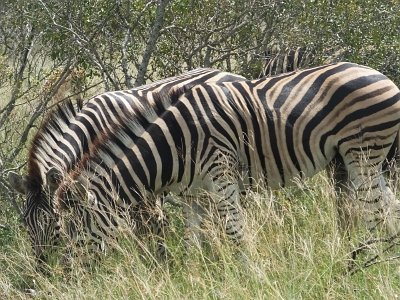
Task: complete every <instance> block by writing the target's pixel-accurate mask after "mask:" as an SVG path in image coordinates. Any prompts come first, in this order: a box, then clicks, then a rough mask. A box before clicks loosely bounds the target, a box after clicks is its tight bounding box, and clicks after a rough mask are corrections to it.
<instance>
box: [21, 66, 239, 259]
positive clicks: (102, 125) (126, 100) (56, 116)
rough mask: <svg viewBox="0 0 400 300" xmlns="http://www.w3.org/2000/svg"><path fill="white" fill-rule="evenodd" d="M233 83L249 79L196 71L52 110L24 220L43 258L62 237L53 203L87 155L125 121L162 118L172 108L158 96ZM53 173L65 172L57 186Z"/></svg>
mask: <svg viewBox="0 0 400 300" xmlns="http://www.w3.org/2000/svg"><path fill="white" fill-rule="evenodd" d="M230 80H243V77H241V76H238V75H233V74H230V73H225V72H220V71H218V70H213V69H196V70H193V71H189V72H186V73H184V74H182V75H180V76H176V77H171V78H167V79H164V80H161V81H157V82H154V83H151V84H149V85H145V86H142V87H138V88H135V89H132V90H125V91H115V92H107V93H104V94H101V95H98V96H96V97H94V98H92V99H90V100H88V101H87V102H85V103H84V104H83V107H76V106H73V105H72V103H71V102H67V103H65V104H63V105H62V106H60V107H58V108H57V109H55V110H54V111H52V112H51V113H50V114H49V116H48V117H47V119H46V120H45V121H44V123H43V125H42V126H41V128H40V129H39V131H38V133H37V134H36V136H35V137H34V139H33V142H32V146H31V149H30V152H29V157H28V175H27V176H26V178H25V182H26V196H27V197H26V198H27V200H26V209H25V213H24V220H25V224H26V225H27V228H28V231H29V235H30V237H31V240H32V244H33V246H34V250H35V253H36V255H37V257H40V258H44V256H43V251H44V249H45V248H46V246H47V245H51V244H53V243H54V241H55V240H57V239H58V238H59V232H58V230H59V228H60V224H58V212H57V211H56V210H55V208H54V205H53V202H52V200H51V199H52V197H53V192H54V190H55V188H56V186H54V185H56V184H57V183H58V182H59V181H60V180H61V179H62V177H63V176H64V174H68V172H69V171H70V170H72V169H74V168H75V167H76V166H77V165H79V162H80V161H81V160H82V159H83V158H84V157H85V156H87V155H90V154H91V153H93V151H94V150H95V149H96V147H97V146H98V145H99V144H100V143H102V142H103V141H104V137H105V136H107V135H109V134H111V133H112V132H113V131H114V130H116V129H117V128H118V127H119V126H122V125H123V122H125V120H129V121H130V122H132V123H135V124H138V126H142V127H146V126H148V124H150V123H151V122H153V121H154V120H155V119H157V118H158V115H159V114H161V113H162V112H163V111H164V110H165V109H166V106H167V105H168V102H165V101H157V99H155V98H154V95H157V94H158V93H168V92H170V91H173V90H175V89H189V88H190V87H192V86H193V85H196V84H199V83H205V82H220V81H221V82H222V81H230ZM52 169H56V170H58V173H59V175H57V176H58V177H57V178H56V180H55V181H56V182H55V184H54V183H52V184H51V183H50V182H49V180H48V179H49V176H48V173H49V171H50V170H52ZM50 179H51V176H50ZM51 185H53V186H51ZM96 222H97V221H96ZM86 225H87V226H89V225H88V224H86ZM54 233H55V234H54Z"/></svg>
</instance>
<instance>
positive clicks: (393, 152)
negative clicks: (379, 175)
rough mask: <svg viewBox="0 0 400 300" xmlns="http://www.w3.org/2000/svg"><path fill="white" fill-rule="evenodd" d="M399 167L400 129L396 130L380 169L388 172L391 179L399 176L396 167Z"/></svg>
mask: <svg viewBox="0 0 400 300" xmlns="http://www.w3.org/2000/svg"><path fill="white" fill-rule="evenodd" d="M399 168H400V131H398V132H397V135H396V139H395V140H394V142H393V145H392V147H391V148H390V150H389V153H388V154H387V157H386V160H385V162H384V163H383V166H382V169H383V171H384V172H389V174H390V177H392V178H393V179H396V180H397V179H398V178H400V176H399V174H398V173H399V172H398V170H397V169H399Z"/></svg>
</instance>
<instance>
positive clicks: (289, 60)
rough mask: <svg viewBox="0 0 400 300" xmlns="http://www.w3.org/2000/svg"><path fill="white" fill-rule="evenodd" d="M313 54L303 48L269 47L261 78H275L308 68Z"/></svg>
mask: <svg viewBox="0 0 400 300" xmlns="http://www.w3.org/2000/svg"><path fill="white" fill-rule="evenodd" d="M313 59H314V58H313V53H312V52H311V51H310V50H309V49H307V48H303V47H297V48H286V49H284V50H282V49H280V48H279V47H277V46H275V47H271V50H269V51H267V52H266V53H265V63H264V68H263V71H262V74H261V75H262V76H275V75H279V74H282V73H287V72H293V71H296V70H298V69H304V68H306V67H310V66H311V65H312V63H313Z"/></svg>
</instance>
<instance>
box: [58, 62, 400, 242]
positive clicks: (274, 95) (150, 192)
mask: <svg viewBox="0 0 400 300" xmlns="http://www.w3.org/2000/svg"><path fill="white" fill-rule="evenodd" d="M157 97H159V98H160V100H159V101H160V102H169V104H168V108H167V109H166V110H165V111H164V112H163V113H162V114H160V115H159V116H158V117H157V118H155V119H154V121H153V122H152V123H151V124H149V126H148V127H146V128H143V127H142V126H141V125H140V124H137V123H136V122H129V120H126V122H124V124H123V126H121V127H120V129H119V130H118V131H115V132H113V133H112V134H111V135H109V136H107V137H106V139H105V142H104V143H103V144H102V145H101V146H99V147H98V148H96V152H95V153H94V154H93V155H89V156H87V157H86V158H85V160H83V161H82V164H81V165H80V166H79V167H77V168H76V169H75V170H73V171H72V172H71V174H70V177H69V178H70V179H69V180H65V181H63V182H62V183H61V184H60V185H59V187H58V189H57V191H56V196H55V203H56V205H57V206H58V207H60V211H62V210H63V209H66V208H68V209H72V210H73V211H74V212H75V213H74V214H73V216H74V218H79V219H81V220H84V222H86V223H88V222H89V220H92V219H96V220H101V221H99V223H101V224H100V225H99V223H95V222H92V223H91V224H92V226H91V227H90V228H89V227H86V228H85V230H86V232H85V237H84V239H85V240H88V241H90V242H91V243H94V244H101V243H103V242H104V239H106V238H108V236H109V233H110V231H109V230H108V229H107V226H108V224H117V223H118V220H116V219H114V218H113V216H112V214H111V213H109V212H111V211H112V210H115V207H120V208H123V207H125V206H129V207H131V206H141V204H142V203H144V202H151V201H154V196H157V195H162V194H163V193H166V192H172V193H174V194H176V195H181V196H186V197H185V199H188V200H187V203H186V207H187V210H186V213H185V215H186V217H188V220H187V221H186V223H187V224H189V225H191V226H193V227H195V226H198V225H201V223H202V221H203V218H204V213H205V211H206V205H210V204H212V205H215V206H216V210H217V212H218V215H219V217H220V220H221V222H222V224H223V227H224V230H225V232H226V234H227V236H228V237H229V239H230V240H232V241H233V242H234V243H237V244H241V243H242V240H243V235H244V234H243V232H244V230H243V221H242V210H241V207H240V195H241V191H242V190H246V189H249V188H252V187H254V186H258V185H264V186H267V187H270V188H273V189H275V188H280V187H283V186H287V185H290V184H292V183H293V182H294V181H296V180H297V179H298V178H300V179H303V178H307V177H311V176H313V175H315V174H316V173H318V172H320V171H322V170H324V169H326V168H328V167H332V164H333V167H332V169H333V171H334V172H333V176H334V177H335V178H337V179H339V180H338V181H337V183H336V185H337V187H338V188H341V187H343V186H344V185H345V184H346V186H347V187H348V191H346V190H345V191H344V192H348V195H347V196H348V197H349V199H352V200H353V202H354V205H356V206H358V207H359V208H360V209H359V211H360V215H361V217H362V219H363V220H364V222H365V225H366V227H367V228H368V229H369V230H372V231H373V230H374V229H376V228H377V227H378V225H379V226H383V227H384V228H387V229H388V230H389V231H390V232H398V230H399V216H400V215H399V213H400V203H399V201H397V200H396V198H395V195H394V193H393V192H392V191H391V189H390V188H389V186H388V184H387V182H386V180H385V177H384V176H383V174H382V165H383V163H384V162H385V161H386V159H390V158H392V157H393V156H394V155H395V154H396V151H397V144H398V138H399V126H400V101H399V100H400V93H399V89H398V88H397V87H396V85H395V84H394V83H393V82H392V81H390V80H389V79H388V78H387V77H386V76H384V75H383V74H381V73H379V72H378V71H376V70H374V69H371V68H368V67H365V66H361V65H357V64H354V63H336V64H329V65H323V66H319V67H315V68H311V69H306V70H302V71H297V72H294V73H288V74H282V75H278V76H275V77H271V78H262V79H256V80H251V81H233V82H219V83H204V84H199V85H197V86H193V87H192V88H191V89H189V90H185V91H182V90H176V91H174V92H172V93H169V94H163V93H159V94H158V96H157ZM334 163H335V164H334ZM347 183H348V184H347ZM110 191H113V192H110ZM203 191H207V195H206V196H204V194H203ZM198 197H200V199H199V198H198ZM340 203H341V202H340V201H339V207H338V210H339V212H342V215H343V211H344V210H345V208H344V207H343V206H340ZM345 221H346V222H347V221H348V220H345ZM190 234H191V236H188V237H185V240H187V244H191V243H193V241H196V240H198V239H200V238H201V237H200V233H199V231H192V232H190ZM82 236H83V235H82Z"/></svg>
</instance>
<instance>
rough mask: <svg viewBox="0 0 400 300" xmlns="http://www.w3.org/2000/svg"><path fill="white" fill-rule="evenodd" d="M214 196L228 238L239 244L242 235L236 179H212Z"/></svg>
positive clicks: (242, 227) (241, 214) (240, 210)
mask: <svg viewBox="0 0 400 300" xmlns="http://www.w3.org/2000/svg"><path fill="white" fill-rule="evenodd" d="M214 185H215V188H214V197H216V199H215V200H216V201H217V210H218V215H219V218H220V220H221V221H222V225H223V228H224V230H225V233H226V234H227V237H228V239H229V240H231V241H232V242H234V243H235V244H237V245H239V244H241V243H242V240H243V235H244V226H243V212H242V209H241V205H240V191H239V186H238V183H237V181H236V180H233V181H231V180H229V179H225V178H219V179H217V180H215V181H214Z"/></svg>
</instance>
